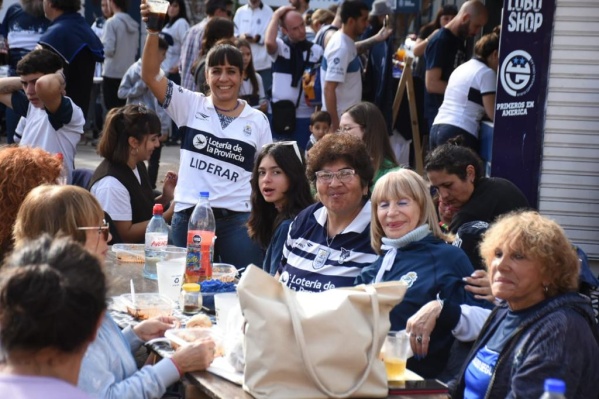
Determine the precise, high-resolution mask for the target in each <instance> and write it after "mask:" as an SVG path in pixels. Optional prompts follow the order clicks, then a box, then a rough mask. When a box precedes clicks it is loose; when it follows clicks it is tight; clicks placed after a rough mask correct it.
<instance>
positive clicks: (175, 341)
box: [164, 327, 224, 356]
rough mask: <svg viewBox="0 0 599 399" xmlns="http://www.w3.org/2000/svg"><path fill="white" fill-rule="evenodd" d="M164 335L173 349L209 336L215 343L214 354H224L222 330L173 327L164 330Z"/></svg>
mask: <svg viewBox="0 0 599 399" xmlns="http://www.w3.org/2000/svg"><path fill="white" fill-rule="evenodd" d="M164 337H165V338H166V339H168V340H169V341H171V346H172V347H173V349H177V348H178V347H180V346H186V345H189V344H190V343H192V342H194V341H196V340H198V339H202V338H208V337H210V338H212V339H213V340H214V343H215V344H216V353H215V356H222V355H223V354H224V349H223V339H222V338H223V337H222V332H221V331H220V330H218V329H216V328H202V327H197V328H173V329H171V330H166V331H165V332H164Z"/></svg>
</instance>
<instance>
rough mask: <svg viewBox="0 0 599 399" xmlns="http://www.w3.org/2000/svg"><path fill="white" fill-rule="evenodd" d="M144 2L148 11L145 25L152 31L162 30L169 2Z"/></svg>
mask: <svg viewBox="0 0 599 399" xmlns="http://www.w3.org/2000/svg"><path fill="white" fill-rule="evenodd" d="M146 4H147V5H148V11H149V12H150V13H149V15H148V21H147V22H146V26H147V27H148V29H150V30H153V31H159V30H162V25H163V24H164V20H165V18H166V12H167V10H168V6H169V2H168V1H166V0H146Z"/></svg>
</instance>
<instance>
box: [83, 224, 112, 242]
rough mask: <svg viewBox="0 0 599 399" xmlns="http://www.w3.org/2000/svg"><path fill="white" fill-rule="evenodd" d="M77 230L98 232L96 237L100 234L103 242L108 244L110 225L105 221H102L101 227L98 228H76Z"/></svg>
mask: <svg viewBox="0 0 599 399" xmlns="http://www.w3.org/2000/svg"><path fill="white" fill-rule="evenodd" d="M77 230H98V235H100V234H102V236H103V237H104V241H106V242H108V237H109V236H110V225H109V224H108V222H107V221H106V220H102V226H98V227H77Z"/></svg>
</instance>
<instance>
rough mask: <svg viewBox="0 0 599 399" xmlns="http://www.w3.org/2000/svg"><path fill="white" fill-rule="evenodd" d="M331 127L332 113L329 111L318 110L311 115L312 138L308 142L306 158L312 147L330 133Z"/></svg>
mask: <svg viewBox="0 0 599 399" xmlns="http://www.w3.org/2000/svg"><path fill="white" fill-rule="evenodd" d="M330 127H331V115H330V114H329V113H328V112H327V111H316V112H314V113H313V114H312V116H310V133H312V134H311V135H310V140H308V143H307V144H306V159H307V158H308V152H309V151H310V148H312V146H313V145H314V144H316V142H317V141H318V140H320V139H321V138H323V137H324V136H325V134H327V133H328V131H329V128H330Z"/></svg>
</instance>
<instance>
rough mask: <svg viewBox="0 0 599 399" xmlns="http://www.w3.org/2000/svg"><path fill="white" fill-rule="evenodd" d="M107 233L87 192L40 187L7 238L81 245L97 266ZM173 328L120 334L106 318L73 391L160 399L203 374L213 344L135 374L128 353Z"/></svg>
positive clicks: (166, 324) (156, 323) (142, 326)
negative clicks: (186, 377) (189, 375)
mask: <svg viewBox="0 0 599 399" xmlns="http://www.w3.org/2000/svg"><path fill="white" fill-rule="evenodd" d="M108 228H109V226H108V225H107V224H106V222H105V221H104V211H103V210H102V207H100V204H99V203H98V201H97V200H96V199H95V198H94V196H93V195H92V194H90V193H89V191H86V190H84V189H82V188H80V187H76V186H49V185H46V186H40V187H37V188H35V189H33V190H32V191H31V192H30V193H29V195H27V197H26V198H25V201H24V202H23V205H22V206H21V208H20V210H19V213H18V215H17V221H16V223H15V228H14V232H13V233H14V234H13V235H14V238H15V248H17V249H19V248H20V246H22V245H24V244H25V243H26V242H27V240H28V239H34V238H36V237H39V236H41V235H42V234H44V233H47V234H49V235H50V236H52V237H60V236H67V237H70V238H72V239H74V240H75V241H77V242H79V243H81V244H83V246H84V248H85V249H86V250H87V251H89V252H90V253H92V254H94V255H96V256H97V257H98V258H99V259H100V261H101V263H102V264H103V263H104V260H105V257H106V253H107V251H108V240H109V239H110V233H109V232H108V231H109V230H108ZM82 267H85V266H84V265H82ZM178 326H179V322H178V321H177V319H175V318H174V317H158V318H154V319H149V320H145V321H143V322H141V323H139V324H137V325H136V326H135V327H127V328H125V329H124V330H122V331H121V329H120V328H119V327H118V325H117V324H116V323H115V321H114V320H113V319H112V317H111V316H110V314H108V313H106V314H105V315H104V317H103V320H102V323H101V325H100V329H99V330H98V334H97V336H96V338H95V340H94V342H92V344H91V345H90V346H89V347H88V349H87V351H86V353H85V356H84V358H83V362H82V364H81V371H80V373H79V382H78V386H79V387H80V388H81V389H83V390H84V391H85V392H87V393H89V394H90V395H91V396H93V397H95V398H160V397H162V395H164V393H165V392H166V388H167V387H168V386H170V385H172V384H174V383H175V382H177V381H178V380H179V379H180V378H181V377H182V376H183V375H184V374H185V373H187V372H191V371H200V370H204V369H206V368H207V367H208V366H209V365H210V363H212V360H213V359H214V341H212V339H206V340H202V341H196V342H194V343H193V345H189V346H185V347H181V348H179V350H177V351H176V353H175V354H174V355H173V357H172V358H170V359H163V360H161V361H159V362H158V363H156V364H155V365H153V366H145V367H143V368H142V369H141V370H138V369H137V365H136V362H135V358H134V357H133V353H134V352H135V351H137V350H138V349H139V348H140V347H141V345H142V344H143V343H144V342H147V341H149V340H151V339H154V338H159V337H162V336H163V335H164V332H165V331H166V330H167V329H169V328H176V327H178Z"/></svg>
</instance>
